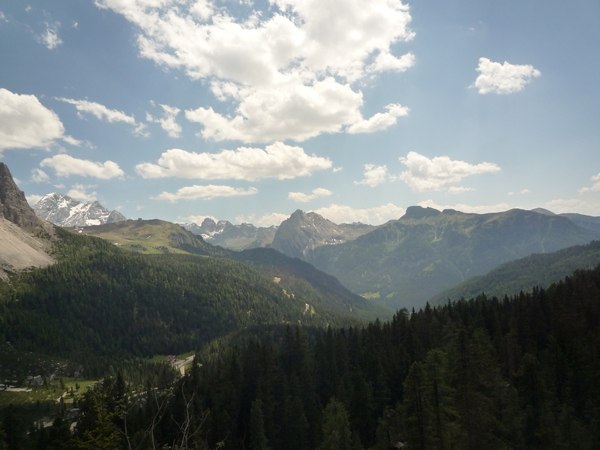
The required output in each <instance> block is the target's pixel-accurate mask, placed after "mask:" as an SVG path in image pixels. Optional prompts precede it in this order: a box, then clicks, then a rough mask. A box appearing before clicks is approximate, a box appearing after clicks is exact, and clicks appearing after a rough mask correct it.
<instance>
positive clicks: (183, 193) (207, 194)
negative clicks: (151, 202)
mask: <svg viewBox="0 0 600 450" xmlns="http://www.w3.org/2000/svg"><path fill="white" fill-rule="evenodd" d="M256 193H258V190H257V189H256V188H253V187H251V188H248V189H242V188H234V187H231V186H215V185H213V184H209V185H208V186H198V185H193V186H186V187H183V188H181V189H178V190H177V192H175V193H171V192H163V193H162V194H160V195H158V196H156V197H153V198H154V199H155V200H168V201H170V202H176V201H177V200H196V199H199V198H201V199H204V200H210V199H213V198H216V197H239V196H243V195H254V194H256Z"/></svg>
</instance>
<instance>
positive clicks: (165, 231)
mask: <svg viewBox="0 0 600 450" xmlns="http://www.w3.org/2000/svg"><path fill="white" fill-rule="evenodd" d="M74 232H76V233H80V234H84V235H88V236H96V237H99V238H102V239H105V240H107V241H109V242H112V243H113V244H115V245H116V246H119V247H122V248H125V249H127V250H132V251H135V252H139V253H145V254H148V255H151V254H162V253H175V254H186V253H193V254H204V255H219V254H222V253H223V251H222V249H220V248H219V247H214V246H212V245H210V244H207V243H206V242H204V241H203V239H202V238H201V237H200V236H196V235H194V234H193V233H190V232H189V231H187V230H184V229H183V228H182V227H181V226H179V225H177V224H174V223H171V222H166V221H164V220H158V219H155V220H127V221H123V222H116V223H109V224H105V225H96V226H91V227H85V228H78V229H75V230H74Z"/></svg>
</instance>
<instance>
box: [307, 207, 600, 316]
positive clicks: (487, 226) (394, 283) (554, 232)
mask: <svg viewBox="0 0 600 450" xmlns="http://www.w3.org/2000/svg"><path fill="white" fill-rule="evenodd" d="M595 219H596V220H598V218H595ZM599 237H600V234H599V233H597V232H594V231H592V230H590V229H589V228H582V227H580V226H578V225H577V224H575V223H574V222H573V221H571V220H570V219H569V218H568V217H563V216H559V215H548V214H541V213H539V212H535V211H525V210H519V209H513V210H509V211H504V212H500V213H490V214H467V213H462V212H458V211H455V210H444V211H442V212H440V211H438V210H435V209H432V208H421V207H418V206H416V207H409V208H408V209H407V211H406V214H405V215H404V216H403V217H402V218H400V219H399V220H396V221H390V222H388V223H387V224H384V225H382V226H380V227H379V228H377V229H376V230H374V231H372V232H370V233H368V234H365V235H363V236H360V237H358V238H356V239H355V240H353V241H349V242H346V243H344V244H340V245H329V246H322V247H318V248H316V249H315V250H314V252H313V254H312V256H311V259H309V261H310V262H311V263H312V264H313V265H314V266H315V267H316V268H318V269H320V270H322V271H324V272H326V273H329V274H331V275H333V276H335V277H337V278H338V279H339V280H340V281H341V282H342V284H344V286H346V287H348V288H349V289H350V290H351V291H353V292H356V293H358V294H361V295H364V296H366V297H369V298H374V299H378V300H379V301H380V302H381V303H383V304H385V305H387V306H391V307H392V308H400V307H420V306H423V305H424V304H425V302H426V301H427V300H429V299H430V298H431V297H433V296H435V295H436V294H438V293H440V292H442V291H444V290H445V289H448V288H450V287H452V286H454V285H456V284H457V283H460V282H462V281H463V280H465V279H466V278H469V277H472V276H475V275H483V274H485V273H486V272H488V271H489V270H491V269H493V268H495V267H497V266H498V265H500V264H502V263H505V262H508V261H513V260H516V259H519V258H522V257H525V256H528V255H531V254H533V253H548V252H553V251H557V250H560V249H563V248H566V247H570V246H573V245H580V244H587V243H589V242H590V241H592V240H593V239H598V238H599Z"/></svg>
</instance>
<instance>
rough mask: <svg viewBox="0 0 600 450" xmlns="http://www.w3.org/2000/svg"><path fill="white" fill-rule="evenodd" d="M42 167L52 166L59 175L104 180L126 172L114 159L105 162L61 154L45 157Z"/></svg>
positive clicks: (120, 175)
mask: <svg viewBox="0 0 600 450" xmlns="http://www.w3.org/2000/svg"><path fill="white" fill-rule="evenodd" d="M40 167H50V168H51V169H54V171H55V172H56V175H57V176H59V177H69V176H71V175H79V176H82V177H95V178H100V179H102V180H109V179H111V178H117V177H122V176H123V175H125V172H123V171H122V170H121V168H120V167H119V165H118V164H117V163H115V162H113V161H106V162H104V163H100V162H93V161H88V160H87V159H77V158H73V157H72V156H69V155H65V154H61V155H56V156H53V157H52V158H46V159H43V160H42V162H41V163H40Z"/></svg>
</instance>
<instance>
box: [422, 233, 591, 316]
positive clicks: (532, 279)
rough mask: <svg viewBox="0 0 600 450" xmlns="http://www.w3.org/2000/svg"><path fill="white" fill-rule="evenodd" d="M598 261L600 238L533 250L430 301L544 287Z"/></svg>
mask: <svg viewBox="0 0 600 450" xmlns="http://www.w3.org/2000/svg"><path fill="white" fill-rule="evenodd" d="M598 264H600V241H592V242H590V243H589V244H588V245H576V246H574V247H569V248H565V249H563V250H559V251H557V252H552V253H545V254H543V253H542V254H540V253H536V254H533V255H530V256H527V257H525V258H522V259H518V260H516V261H512V262H509V263H505V264H502V265H500V266H498V267H496V268H495V269H493V270H490V271H489V272H488V273H486V274H485V275H482V276H478V277H472V278H469V279H467V280H465V281H463V282H462V283H459V284H458V285H456V286H454V287H452V288H451V289H448V290H446V291H444V292H442V293H440V294H438V295H436V296H435V297H433V298H432V299H431V300H430V303H431V304H432V305H433V304H438V303H445V302H447V301H448V300H458V299H460V298H472V297H476V296H477V295H479V294H481V293H485V294H486V295H487V296H488V297H492V296H497V297H503V296H504V295H514V294H518V293H519V292H520V291H529V290H531V289H532V288H533V287H535V286H537V287H547V286H549V285H550V284H552V283H553V282H555V281H556V280H559V279H561V278H564V277H565V276H567V275H569V274H571V273H573V272H574V271H575V270H577V269H591V268H594V267H596V266H597V265H598Z"/></svg>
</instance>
